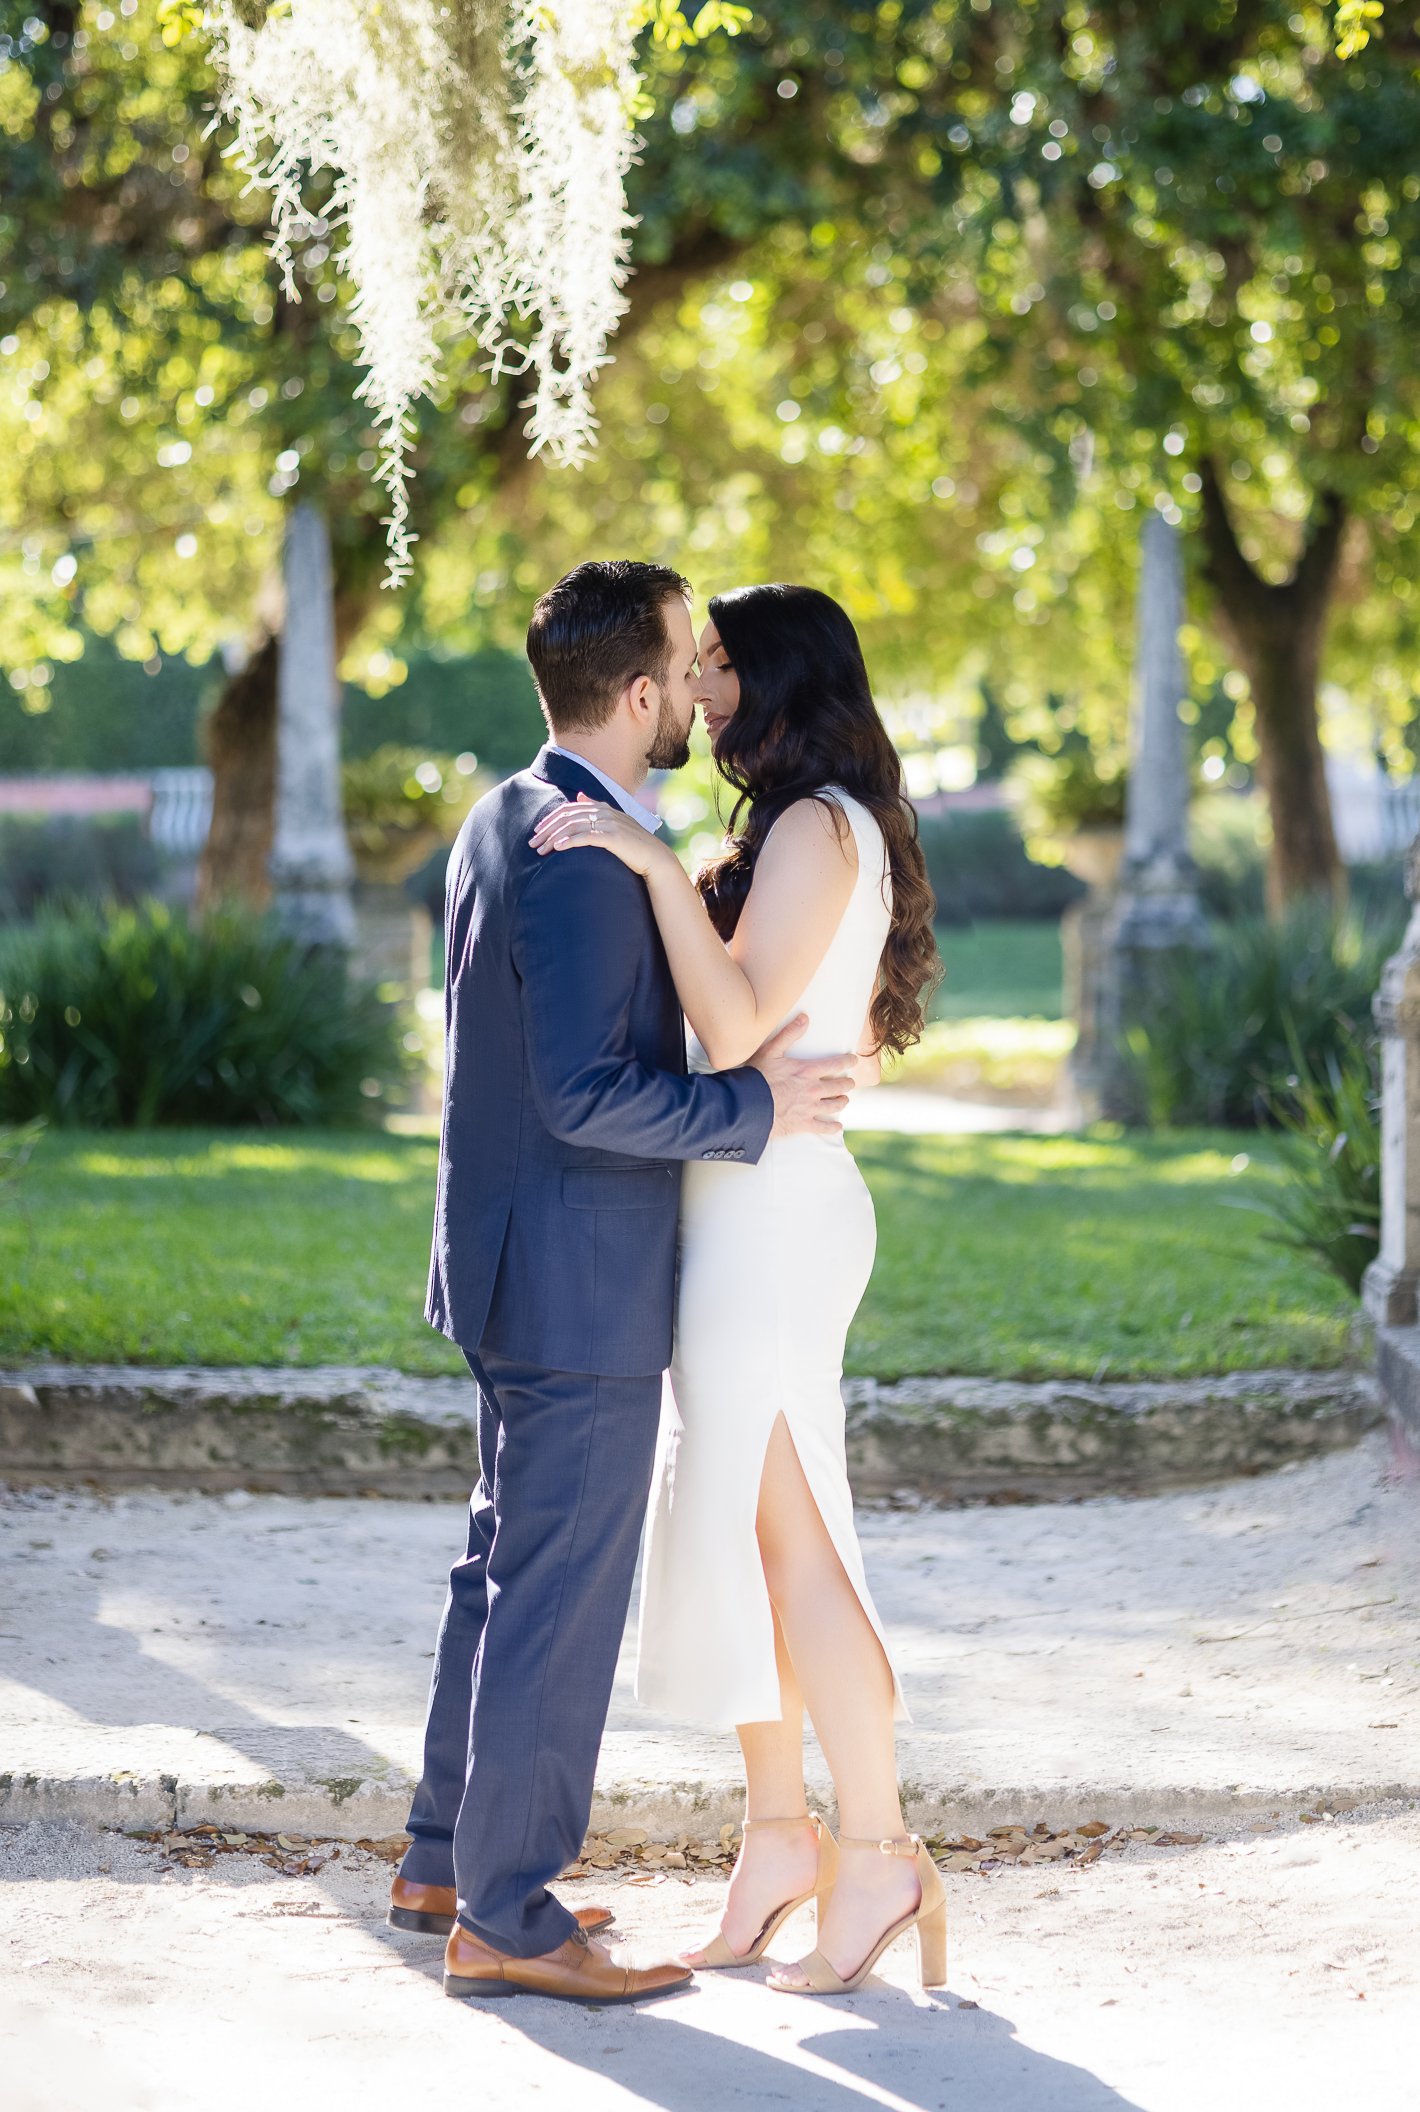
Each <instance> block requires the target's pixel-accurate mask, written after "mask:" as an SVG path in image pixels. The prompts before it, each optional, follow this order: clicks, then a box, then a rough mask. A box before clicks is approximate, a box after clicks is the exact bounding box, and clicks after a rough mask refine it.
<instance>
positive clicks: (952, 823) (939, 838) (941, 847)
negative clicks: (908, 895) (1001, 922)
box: [918, 807, 1085, 924]
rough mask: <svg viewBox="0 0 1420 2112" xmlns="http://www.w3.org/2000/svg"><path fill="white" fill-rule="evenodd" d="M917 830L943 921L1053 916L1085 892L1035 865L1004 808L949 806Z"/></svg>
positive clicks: (1059, 871)
mask: <svg viewBox="0 0 1420 2112" xmlns="http://www.w3.org/2000/svg"><path fill="white" fill-rule="evenodd" d="M918 826H919V830H920V835H921V842H922V854H923V856H924V857H925V859H926V861H927V877H928V879H929V880H930V881H931V883H932V892H933V894H934V895H935V896H936V898H937V915H938V917H939V918H940V919H941V921H942V922H943V923H948V924H969V923H971V922H972V920H973V919H974V918H977V917H1058V916H1059V915H1060V913H1061V911H1062V910H1065V909H1068V908H1069V906H1070V904H1071V903H1072V902H1074V901H1077V900H1078V899H1079V897H1080V896H1081V895H1082V894H1083V893H1084V892H1085V890H1084V888H1083V886H1082V885H1081V883H1080V882H1079V881H1078V880H1076V879H1075V878H1074V876H1073V875H1072V874H1070V873H1067V872H1065V871H1064V869H1063V868H1062V867H1060V866H1058V865H1037V864H1036V862H1035V860H1034V859H1033V858H1031V857H1030V856H1029V855H1028V853H1027V851H1026V847H1025V845H1024V843H1022V841H1021V832H1020V830H1019V828H1018V827H1017V825H1016V818H1015V816H1014V815H1013V814H1012V813H1011V812H1010V811H1009V809H1008V808H1005V807H986V808H981V807H976V808H948V809H947V811H946V812H944V813H940V814H923V815H920V816H919V817H918Z"/></svg>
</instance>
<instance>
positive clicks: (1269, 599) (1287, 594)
mask: <svg viewBox="0 0 1420 2112" xmlns="http://www.w3.org/2000/svg"><path fill="white" fill-rule="evenodd" d="M1345 522H1346V511H1345V507H1344V505H1343V503H1342V501H1341V499H1340V498H1339V497H1338V496H1337V495H1336V494H1335V493H1334V492H1326V493H1323V494H1322V495H1321V497H1320V498H1319V499H1318V500H1317V502H1316V504H1315V505H1314V507H1313V510H1312V518H1311V520H1310V522H1309V524H1308V528H1307V535H1306V540H1305V543H1304V545H1303V548H1302V554H1301V556H1300V558H1299V559H1298V561H1297V564H1296V567H1295V569H1294V570H1293V573H1292V576H1291V578H1290V579H1288V580H1284V581H1282V582H1280V583H1279V584H1275V585H1274V584H1273V583H1271V582H1270V581H1268V580H1265V579H1263V578H1262V577H1261V576H1260V574H1258V573H1257V572H1256V571H1255V570H1254V569H1253V567H1252V565H1251V564H1250V563H1249V562H1248V560H1247V558H1246V557H1245V556H1244V555H1243V552H1242V550H1241V548H1240V546H1239V544H1238V540H1237V535H1236V532H1235V530H1234V527H1233V523H1232V518H1231V516H1230V514H1229V512H1228V506H1227V500H1226V499H1225V497H1224V495H1223V489H1222V484H1221V482H1220V480H1219V477H1218V474H1217V471H1216V468H1215V467H1214V466H1213V465H1212V464H1211V463H1206V462H1205V463H1204V465H1203V542H1204V552H1205V562H1204V576H1205V577H1206V579H1207V580H1208V583H1209V585H1210V586H1211V587H1212V589H1213V592H1214V595H1215V597H1216V603H1217V614H1218V620H1219V626H1220V628H1221V629H1222V631H1223V633H1224V635H1225V637H1226V638H1227V640H1228V643H1229V645H1230V647H1231V649H1232V651H1233V652H1234V653H1235V655H1236V657H1237V659H1238V662H1239V664H1240V665H1241V667H1242V670H1243V672H1244V673H1245V674H1246V676H1247V678H1248V682H1249V684H1250V686H1251V689H1252V701H1253V709H1254V711H1255V713H1256V722H1257V743H1258V750H1259V770H1258V775H1259V777H1260V778H1261V781H1262V788H1263V791H1264V792H1265V794H1266V797H1267V808H1268V814H1269V816H1270V818H1271V822H1272V846H1271V849H1270V851H1269V853H1268V859H1267V907H1268V910H1269V912H1270V913H1271V914H1272V915H1273V916H1274V917H1275V916H1278V915H1280V914H1281V913H1282V911H1283V910H1284V909H1286V908H1287V907H1288V905H1289V904H1290V903H1293V902H1296V901H1298V900H1300V899H1301V898H1303V897H1305V896H1325V897H1327V898H1329V899H1330V900H1331V901H1333V902H1335V903H1337V904H1338V905H1339V904H1340V903H1341V902H1343V901H1344V900H1345V894H1346V874H1345V869H1344V867H1343V866H1342V863H1341V859H1340V856H1339V854H1338V852H1337V848H1336V835H1335V831H1334V830H1333V828H1332V822H1331V796H1330V793H1329V792H1328V790H1327V784H1326V770H1325V766H1324V762H1323V755H1322V746H1321V732H1320V728H1319V725H1318V721H1317V685H1318V681H1319V678H1320V673H1321V655H1322V649H1323V646H1324V643H1325V639H1326V625H1327V618H1328V616H1329V615H1330V611H1331V598H1332V594H1333V592H1334V590H1335V586H1336V576H1337V570H1338V565H1339V561H1340V555H1341V537H1342V531H1343V529H1344V527H1345Z"/></svg>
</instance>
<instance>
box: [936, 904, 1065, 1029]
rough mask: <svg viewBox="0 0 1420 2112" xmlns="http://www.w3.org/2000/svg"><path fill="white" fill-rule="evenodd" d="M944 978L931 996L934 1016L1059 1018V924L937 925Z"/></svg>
mask: <svg viewBox="0 0 1420 2112" xmlns="http://www.w3.org/2000/svg"><path fill="white" fill-rule="evenodd" d="M937 945H938V947H939V949H940V951H941V955H942V959H943V961H944V962H945V964H946V970H947V973H946V977H945V979H944V981H943V982H942V983H941V984H940V985H939V987H938V990H937V994H936V996H935V998H934V999H933V1001H932V1017H933V1019H975V1018H978V1017H980V1016H981V1015H982V1014H984V1013H996V1014H1004V1015H1006V1016H1007V1017H1012V1018H1020V1019H1026V1018H1036V1019H1058V1018H1059V1017H1060V975H1061V968H1060V926H1059V925H1058V924H1054V923H1050V922H1049V921H1039V920H1036V921H1032V922H1030V923H1017V922H1015V921H1013V920H1012V919H1010V918H1007V917H1002V918H999V919H998V918H995V917H993V918H991V919H990V920H989V921H983V922H982V923H980V924H969V925H966V926H964V927H959V926H957V925H952V924H939V925H938V926H937Z"/></svg>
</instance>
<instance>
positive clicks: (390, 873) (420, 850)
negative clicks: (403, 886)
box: [349, 821, 444, 888]
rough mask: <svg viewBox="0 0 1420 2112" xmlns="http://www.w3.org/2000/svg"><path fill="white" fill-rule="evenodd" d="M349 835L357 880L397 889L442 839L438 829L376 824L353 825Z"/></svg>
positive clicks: (437, 846)
mask: <svg viewBox="0 0 1420 2112" xmlns="http://www.w3.org/2000/svg"><path fill="white" fill-rule="evenodd" d="M349 832H350V848H351V850H352V851H353V853H354V855H355V873H356V877H357V878H358V879H359V880H360V881H361V882H362V883H364V884H365V885H367V886H370V887H385V888H395V887H398V886H399V884H400V882H401V881H403V880H407V879H408V878H409V876H410V874H411V873H417V872H418V870H419V868H420V866H421V865H423V863H424V861H425V859H426V858H429V857H431V856H432V854H433V853H434V852H435V851H436V850H437V849H438V848H439V845H440V844H441V843H442V842H443V840H444V839H443V837H442V836H441V835H440V834H439V831H438V830H437V829H430V828H422V827H421V828H413V829H400V828H395V827H393V826H392V825H391V824H390V823H388V822H378V821H356V822H352V823H350V824H349Z"/></svg>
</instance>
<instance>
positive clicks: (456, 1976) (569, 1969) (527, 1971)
mask: <svg viewBox="0 0 1420 2112" xmlns="http://www.w3.org/2000/svg"><path fill="white" fill-rule="evenodd" d="M690 1977H691V1975H690V1969H689V1967H688V1966H684V1965H647V1966H630V1965H618V1964H617V1962H616V1960H615V1959H614V1958H613V1957H612V1955H611V1953H610V1951H608V1950H607V1948H606V1946H605V1944H601V1943H593V1942H591V1941H590V1939H589V1938H588V1936H587V1932H586V1930H585V1929H575V1930H574V1931H573V1933H572V1934H571V1935H570V1936H569V1937H568V1938H567V1941H566V1942H565V1943H563V1944H559V1945H558V1947H557V1949H556V1950H555V1951H547V1952H546V1953H544V1955H543V1956H542V1957H540V1958H510V1957H509V1956H508V1955H507V1953H506V1952H504V1951H495V1950H494V1949H493V1946H492V1945H491V1944H487V1943H484V1942H483V1940H482V1938H481V1937H478V1936H475V1935H474V1934H473V1933H472V1931H471V1930H469V1929H466V1928H465V1927H464V1926H463V1924H462V1923H461V1922H458V1923H456V1924H455V1926H454V1933H453V1935H452V1936H451V1937H450V1938H449V1942H448V1948H447V1949H446V1950H445V1952H444V1993H445V1994H446V1995H455V1996H460V1997H461V1996H465V1995H500V1996H501V1995H546V1996H547V1997H548V1999H549V2000H550V2001H553V2002H596V2003H610V2002H649V2001H651V2000H652V1999H653V1998H654V1997H655V1996H657V1995H673V1994H675V1993H676V1991H677V1990H678V1989H680V1988H683V1987H687V1986H688V1985H689V1984H690Z"/></svg>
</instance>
